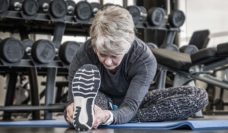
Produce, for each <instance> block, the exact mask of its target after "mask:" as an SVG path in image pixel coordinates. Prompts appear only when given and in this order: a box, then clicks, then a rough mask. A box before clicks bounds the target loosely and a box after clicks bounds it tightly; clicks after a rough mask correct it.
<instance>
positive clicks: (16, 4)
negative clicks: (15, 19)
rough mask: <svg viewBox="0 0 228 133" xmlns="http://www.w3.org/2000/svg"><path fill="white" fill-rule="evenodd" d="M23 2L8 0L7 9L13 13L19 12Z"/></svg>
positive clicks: (21, 0) (20, 0)
mask: <svg viewBox="0 0 228 133" xmlns="http://www.w3.org/2000/svg"><path fill="white" fill-rule="evenodd" d="M22 3H23V0H10V5H9V9H10V10H13V11H20V10H21V8H22Z"/></svg>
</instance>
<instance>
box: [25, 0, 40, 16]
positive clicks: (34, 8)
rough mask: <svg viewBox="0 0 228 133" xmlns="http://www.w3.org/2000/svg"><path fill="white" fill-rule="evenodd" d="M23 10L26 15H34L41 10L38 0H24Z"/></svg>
mask: <svg viewBox="0 0 228 133" xmlns="http://www.w3.org/2000/svg"><path fill="white" fill-rule="evenodd" d="M22 10H23V12H24V14H25V15H28V16H34V15H36V14H37V12H38V10H39V4H38V2H37V0H24V1H23V5H22Z"/></svg>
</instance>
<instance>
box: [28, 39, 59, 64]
mask: <svg viewBox="0 0 228 133" xmlns="http://www.w3.org/2000/svg"><path fill="white" fill-rule="evenodd" d="M31 55H32V58H33V59H34V60H35V61H37V62H39V63H43V64H46V63H50V62H51V61H53V60H54V58H55V55H56V50H55V45H54V43H53V42H51V41H48V40H38V41H36V42H35V43H34V44H33V45H32V50H31Z"/></svg>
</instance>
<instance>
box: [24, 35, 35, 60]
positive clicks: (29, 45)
mask: <svg viewBox="0 0 228 133" xmlns="http://www.w3.org/2000/svg"><path fill="white" fill-rule="evenodd" d="M33 43H34V42H33V41H32V40H31V39H24V40H22V44H23V47H24V50H25V53H24V58H28V57H29V56H31V49H32V45H33Z"/></svg>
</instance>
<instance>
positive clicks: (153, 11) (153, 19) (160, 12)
mask: <svg viewBox="0 0 228 133" xmlns="http://www.w3.org/2000/svg"><path fill="white" fill-rule="evenodd" d="M165 16H166V12H165V10H164V9H163V8H160V7H153V8H150V9H149V10H148V15H147V20H148V23H149V24H150V25H152V26H161V25H162V24H164V22H165Z"/></svg>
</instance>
